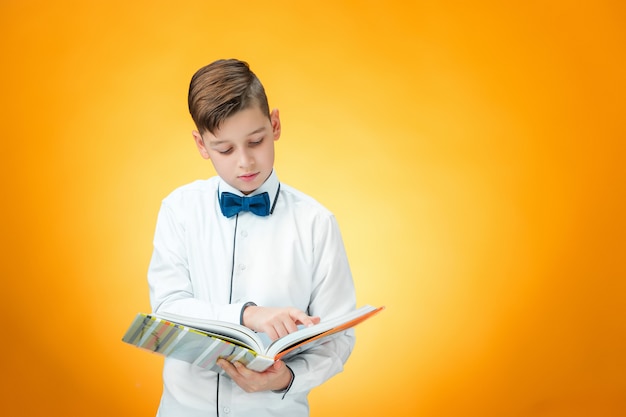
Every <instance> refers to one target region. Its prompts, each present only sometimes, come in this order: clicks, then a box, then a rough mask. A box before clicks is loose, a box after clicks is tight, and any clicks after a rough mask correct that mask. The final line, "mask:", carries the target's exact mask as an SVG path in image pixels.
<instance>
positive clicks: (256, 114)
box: [193, 106, 280, 194]
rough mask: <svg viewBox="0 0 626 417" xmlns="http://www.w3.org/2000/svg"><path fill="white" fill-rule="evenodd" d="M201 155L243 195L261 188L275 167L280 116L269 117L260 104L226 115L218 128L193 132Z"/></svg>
mask: <svg viewBox="0 0 626 417" xmlns="http://www.w3.org/2000/svg"><path fill="white" fill-rule="evenodd" d="M193 138H194V140H195V142H196V146H197V147H198V151H199V152H200V155H201V156H202V157H203V158H204V159H210V160H211V162H212V163H213V167H214V168H215V171H216V172H217V175H219V176H220V177H221V178H222V179H223V180H224V181H226V182H227V183H228V184H229V185H230V186H232V187H234V188H236V189H238V190H239V191H241V192H242V193H244V194H249V193H251V192H253V191H254V190H256V189H257V188H259V187H260V186H261V185H262V184H263V183H264V182H265V180H266V179H267V178H268V177H269V176H270V174H271V173H272V169H273V168H274V141H276V140H278V138H280V118H279V116H278V110H277V109H274V110H273V111H272V113H271V114H270V118H269V119H268V118H267V117H266V116H265V115H264V114H263V112H262V111H261V109H259V107H258V106H253V107H251V108H249V109H244V110H241V111H239V112H237V113H235V114H233V115H232V116H230V117H229V118H227V119H226V120H225V121H224V122H223V123H222V124H221V126H220V128H219V129H218V130H217V131H215V134H212V133H211V132H205V133H204V134H202V135H200V133H199V132H198V131H193Z"/></svg>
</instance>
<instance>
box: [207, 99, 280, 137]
mask: <svg viewBox="0 0 626 417" xmlns="http://www.w3.org/2000/svg"><path fill="white" fill-rule="evenodd" d="M270 129H271V123H270V120H269V119H268V118H267V117H265V115H264V114H263V112H262V111H261V110H260V109H259V108H258V107H256V108H254V107H252V108H248V109H243V110H240V111H238V112H237V113H235V114H233V115H231V116H229V117H228V118H226V119H225V120H224V121H223V122H222V123H221V124H220V126H219V127H218V128H217V129H216V130H215V132H213V133H211V132H206V136H208V138H209V139H210V140H211V142H224V141H230V140H236V139H238V138H247V137H249V136H252V135H256V134H258V133H262V132H265V131H268V130H270Z"/></svg>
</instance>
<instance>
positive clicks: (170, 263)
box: [148, 202, 248, 323]
mask: <svg viewBox="0 0 626 417" xmlns="http://www.w3.org/2000/svg"><path fill="white" fill-rule="evenodd" d="M178 212H179V211H178V210H173V209H172V208H171V207H170V206H169V205H168V204H166V203H165V202H164V203H163V204H162V205H161V209H160V211H159V215H158V218H157V224H156V230H155V234H154V249H153V252H152V258H151V260H150V266H149V268H148V284H149V287H150V304H151V306H152V311H153V312H154V313H159V312H168V313H175V314H179V315H184V316H189V317H195V318H201V319H209V320H222V321H227V322H231V323H239V318H240V316H241V311H242V309H243V306H244V304H245V301H244V302H241V303H235V304H223V305H217V304H213V303H208V302H206V301H203V300H200V299H198V298H194V293H193V285H192V282H191V277H190V270H189V259H188V250H187V247H186V243H185V242H186V240H185V234H186V230H185V222H184V219H183V216H180V215H177V213H178ZM246 301H248V300H246Z"/></svg>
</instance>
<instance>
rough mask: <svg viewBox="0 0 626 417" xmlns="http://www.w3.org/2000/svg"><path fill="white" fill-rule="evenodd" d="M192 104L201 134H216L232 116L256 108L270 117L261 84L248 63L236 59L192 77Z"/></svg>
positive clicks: (214, 64)
mask: <svg viewBox="0 0 626 417" xmlns="http://www.w3.org/2000/svg"><path fill="white" fill-rule="evenodd" d="M188 104H189V113H191V117H192V119H193V121H194V122H195V124H196V127H197V128H198V131H199V132H200V134H203V133H204V132H207V131H208V132H211V133H214V132H215V130H217V129H219V127H220V124H221V123H222V122H223V121H224V120H226V119H227V118H228V117H229V116H231V115H233V114H234V113H236V112H238V111H240V110H245V109H248V108H250V107H252V106H254V105H258V106H259V108H260V109H261V111H262V112H263V113H264V114H265V115H266V116H267V117H268V118H269V117H270V109H269V105H268V103H267V96H266V95H265V89H264V88H263V85H262V84H261V81H259V79H258V78H257V76H256V75H254V73H253V72H252V71H251V70H250V66H249V65H248V64H247V63H246V62H243V61H239V60H236V59H222V60H219V61H215V62H213V63H211V64H209V65H207V66H205V67H202V68H200V69H199V70H198V71H197V72H196V73H195V74H194V76H193V77H192V78H191V83H190V85H189V96H188Z"/></svg>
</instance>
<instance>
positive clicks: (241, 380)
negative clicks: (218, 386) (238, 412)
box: [217, 359, 292, 392]
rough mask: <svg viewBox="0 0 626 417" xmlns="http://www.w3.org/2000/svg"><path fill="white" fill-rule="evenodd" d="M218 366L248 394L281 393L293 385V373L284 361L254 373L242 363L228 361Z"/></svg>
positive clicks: (219, 363)
mask: <svg viewBox="0 0 626 417" xmlns="http://www.w3.org/2000/svg"><path fill="white" fill-rule="evenodd" d="M217 365H218V366H219V367H220V368H222V369H223V370H224V371H225V372H226V373H227V374H228V376H229V377H230V378H231V379H232V380H233V381H235V383H236V384H237V385H239V386H240V387H241V388H242V389H243V390H244V391H246V392H259V391H269V390H274V391H281V390H284V389H285V388H287V387H288V386H289V384H290V383H291V378H292V374H291V371H290V370H289V368H287V365H285V363H284V362H283V361H276V362H274V364H273V365H272V366H270V367H269V368H268V369H266V370H265V371H263V372H256V371H252V370H250V369H248V368H246V367H245V366H244V365H243V364H241V363H240V362H235V363H230V362H228V361H227V360H226V359H220V360H218V361H217Z"/></svg>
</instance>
